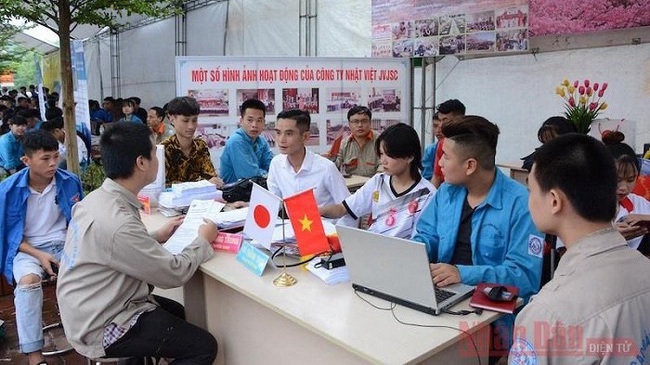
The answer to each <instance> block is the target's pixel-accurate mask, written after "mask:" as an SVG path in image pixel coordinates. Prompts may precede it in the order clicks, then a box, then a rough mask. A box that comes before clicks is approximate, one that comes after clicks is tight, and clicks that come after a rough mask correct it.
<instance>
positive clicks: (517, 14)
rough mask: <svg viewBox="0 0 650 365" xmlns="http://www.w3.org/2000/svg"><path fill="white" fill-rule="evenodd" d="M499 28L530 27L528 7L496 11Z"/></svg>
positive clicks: (514, 7) (522, 6)
mask: <svg viewBox="0 0 650 365" xmlns="http://www.w3.org/2000/svg"><path fill="white" fill-rule="evenodd" d="M495 13H496V15H497V17H496V21H497V28H498V29H503V28H524V27H527V26H528V6H525V5H521V6H513V7H509V8H505V9H498V10H496V11H495Z"/></svg>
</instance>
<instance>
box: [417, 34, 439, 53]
mask: <svg viewBox="0 0 650 365" xmlns="http://www.w3.org/2000/svg"><path fill="white" fill-rule="evenodd" d="M438 42H439V40H438V37H426V38H419V39H416V40H415V42H414V43H413V56H414V57H429V56H437V55H438Z"/></svg>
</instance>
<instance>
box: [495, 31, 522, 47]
mask: <svg viewBox="0 0 650 365" xmlns="http://www.w3.org/2000/svg"><path fill="white" fill-rule="evenodd" d="M496 50H497V52H521V51H526V50H528V31H527V30H526V29H513V30H502V31H497V33H496Z"/></svg>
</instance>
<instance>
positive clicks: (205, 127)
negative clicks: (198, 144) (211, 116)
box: [194, 123, 237, 151]
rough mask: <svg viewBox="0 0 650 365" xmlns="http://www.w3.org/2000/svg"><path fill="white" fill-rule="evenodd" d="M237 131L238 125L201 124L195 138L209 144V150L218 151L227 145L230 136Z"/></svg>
mask: <svg viewBox="0 0 650 365" xmlns="http://www.w3.org/2000/svg"><path fill="white" fill-rule="evenodd" d="M236 130H237V124H234V123H232V124H225V123H217V124H199V126H198V127H197V128H196V133H195V134H194V136H195V137H199V138H201V139H202V140H204V141H205V143H207V144H208V149H210V150H213V151H216V150H219V149H221V148H223V147H224V146H225V145H226V140H227V139H228V136H230V135H231V134H232V133H234V132H235V131H236Z"/></svg>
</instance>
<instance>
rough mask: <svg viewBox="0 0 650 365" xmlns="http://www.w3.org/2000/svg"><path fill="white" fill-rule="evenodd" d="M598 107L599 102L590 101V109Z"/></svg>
mask: <svg viewBox="0 0 650 365" xmlns="http://www.w3.org/2000/svg"><path fill="white" fill-rule="evenodd" d="M597 107H598V103H596V102H592V103H589V110H594V109H596V108H597Z"/></svg>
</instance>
